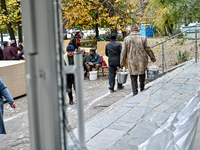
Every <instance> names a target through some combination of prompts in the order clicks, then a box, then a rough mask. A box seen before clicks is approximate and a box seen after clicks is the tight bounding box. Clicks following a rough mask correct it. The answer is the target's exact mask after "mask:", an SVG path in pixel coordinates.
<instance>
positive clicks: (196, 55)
mask: <svg viewBox="0 0 200 150" xmlns="http://www.w3.org/2000/svg"><path fill="white" fill-rule="evenodd" d="M197 57H198V46H197V30H195V63H197Z"/></svg>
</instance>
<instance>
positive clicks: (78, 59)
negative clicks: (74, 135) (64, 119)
mask: <svg viewBox="0 0 200 150" xmlns="http://www.w3.org/2000/svg"><path fill="white" fill-rule="evenodd" d="M74 65H75V67H76V72H75V85H76V99H77V116H78V138H79V139H78V140H79V143H80V149H85V125H84V101H83V97H84V96H83V60H82V54H81V53H80V52H75V53H74Z"/></svg>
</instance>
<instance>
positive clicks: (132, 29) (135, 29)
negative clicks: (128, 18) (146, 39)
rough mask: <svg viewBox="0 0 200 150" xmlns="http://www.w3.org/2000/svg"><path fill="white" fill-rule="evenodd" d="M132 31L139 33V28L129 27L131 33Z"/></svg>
mask: <svg viewBox="0 0 200 150" xmlns="http://www.w3.org/2000/svg"><path fill="white" fill-rule="evenodd" d="M133 31H139V28H138V27H137V26H132V27H131V32H133Z"/></svg>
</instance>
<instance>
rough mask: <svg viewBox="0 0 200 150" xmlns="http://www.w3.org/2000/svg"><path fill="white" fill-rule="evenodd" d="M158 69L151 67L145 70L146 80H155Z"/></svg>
mask: <svg viewBox="0 0 200 150" xmlns="http://www.w3.org/2000/svg"><path fill="white" fill-rule="evenodd" d="M158 74H159V67H157V66H155V65H152V66H149V67H148V68H147V78H148V79H156V78H158Z"/></svg>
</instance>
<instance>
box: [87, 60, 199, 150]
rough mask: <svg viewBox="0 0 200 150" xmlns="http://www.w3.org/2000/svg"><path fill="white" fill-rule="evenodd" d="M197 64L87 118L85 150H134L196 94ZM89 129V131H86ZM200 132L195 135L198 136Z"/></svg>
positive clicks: (152, 83) (188, 63)
mask: <svg viewBox="0 0 200 150" xmlns="http://www.w3.org/2000/svg"><path fill="white" fill-rule="evenodd" d="M199 64H200V63H198V64H195V63H194V61H189V62H187V63H185V65H184V66H182V67H180V68H177V69H176V70H174V71H172V72H170V73H168V74H166V75H165V76H163V77H161V78H159V79H157V80H155V81H153V82H151V83H149V84H147V87H149V88H147V89H146V90H145V91H143V92H141V93H139V94H138V95H137V96H135V97H132V94H130V95H128V96H127V97H126V98H124V99H123V100H120V101H119V102H117V103H116V104H113V106H111V107H114V109H111V107H109V108H107V109H105V111H103V112H102V114H100V115H97V116H95V117H94V118H92V119H90V120H89V121H88V122H87V123H86V132H89V133H88V135H89V134H90V137H87V139H89V140H88V142H87V143H86V144H87V146H88V149H89V150H107V149H108V150H122V149H124V150H125V149H126V150H128V149H131V150H136V149H137V146H138V145H140V144H141V143H143V142H144V141H145V140H146V139H147V138H149V137H150V136H151V135H152V134H153V133H154V132H155V131H156V130H157V129H158V128H159V127H160V126H161V125H162V124H163V123H164V122H165V121H166V120H167V119H168V118H169V116H170V115H171V114H173V113H179V112H180V111H181V110H182V109H183V108H184V107H185V106H186V105H187V103H188V101H189V100H190V99H191V98H192V97H193V96H194V95H195V94H196V90H197V88H198V86H199V85H200V84H199V81H200V67H199V66H200V65H199ZM194 70H195V71H194ZM188 74H189V75H188ZM120 110H121V111H120ZM91 127H92V128H91ZM90 128H91V130H92V131H89V130H88V129H90ZM199 128H200V125H199ZM98 129H99V130H98ZM95 130H96V131H95ZM199 130H200V129H199ZM199 130H198V132H197V134H198V135H199V136H200V131H199ZM93 131H94V132H93ZM95 132H96V134H95ZM197 139H199V138H197ZM195 145H197V146H199V144H196V143H195Z"/></svg>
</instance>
